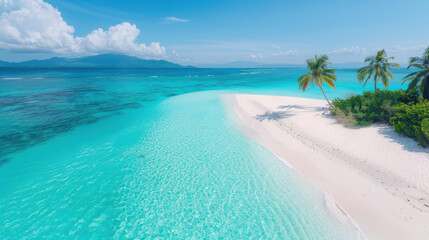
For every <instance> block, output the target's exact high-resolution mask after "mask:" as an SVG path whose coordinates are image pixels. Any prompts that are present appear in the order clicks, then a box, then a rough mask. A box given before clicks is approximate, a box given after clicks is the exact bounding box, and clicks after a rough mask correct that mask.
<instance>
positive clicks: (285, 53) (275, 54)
mask: <svg viewBox="0 0 429 240" xmlns="http://www.w3.org/2000/svg"><path fill="white" fill-rule="evenodd" d="M298 54H299V52H298V51H297V50H287V51H283V50H280V51H278V52H276V53H273V56H291V55H293V56H294V55H298Z"/></svg>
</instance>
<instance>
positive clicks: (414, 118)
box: [390, 100, 429, 145]
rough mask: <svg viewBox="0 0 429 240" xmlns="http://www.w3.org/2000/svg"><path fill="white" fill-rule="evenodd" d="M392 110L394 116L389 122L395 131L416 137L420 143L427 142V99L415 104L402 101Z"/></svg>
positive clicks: (428, 106)
mask: <svg viewBox="0 0 429 240" xmlns="http://www.w3.org/2000/svg"><path fill="white" fill-rule="evenodd" d="M393 110H394V116H393V117H392V118H391V119H390V123H391V124H392V125H393V127H394V128H395V130H396V131H397V132H399V133H402V134H404V135H407V136H410V137H413V138H417V139H418V140H419V143H420V144H421V145H425V144H428V143H429V142H428V133H429V131H428V130H429V120H428V119H429V101H427V100H421V101H419V102H417V103H416V104H412V103H409V104H404V103H402V104H400V105H398V106H395V107H394V108H393Z"/></svg>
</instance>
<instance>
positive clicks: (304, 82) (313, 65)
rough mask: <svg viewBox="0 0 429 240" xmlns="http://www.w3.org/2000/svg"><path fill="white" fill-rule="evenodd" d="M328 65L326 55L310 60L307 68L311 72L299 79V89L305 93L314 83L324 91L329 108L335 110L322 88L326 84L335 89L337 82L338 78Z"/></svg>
mask: <svg viewBox="0 0 429 240" xmlns="http://www.w3.org/2000/svg"><path fill="white" fill-rule="evenodd" d="M328 64H330V63H329V62H328V56H326V55H322V56H320V57H318V56H317V55H316V56H315V57H314V59H312V58H310V59H308V60H307V68H308V70H309V71H310V72H309V73H307V74H304V75H302V76H301V77H300V78H299V79H298V83H299V88H300V89H302V91H303V92H304V91H305V90H306V89H307V88H308V86H310V85H311V83H314V85H315V86H316V87H318V88H320V90H321V91H322V93H323V96H325V99H326V101H327V102H328V104H329V106H331V108H335V107H334V105H332V103H331V102H330V101H329V100H328V98H327V97H326V94H325V91H323V88H322V84H323V83H326V84H327V85H328V86H330V87H331V88H333V89H335V84H334V82H335V81H337V77H336V76H335V71H334V69H330V68H328Z"/></svg>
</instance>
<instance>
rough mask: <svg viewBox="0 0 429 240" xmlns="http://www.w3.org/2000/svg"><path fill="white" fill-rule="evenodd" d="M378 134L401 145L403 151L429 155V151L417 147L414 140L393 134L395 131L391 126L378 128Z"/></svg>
mask: <svg viewBox="0 0 429 240" xmlns="http://www.w3.org/2000/svg"><path fill="white" fill-rule="evenodd" d="M378 132H379V133H380V134H381V135H383V136H385V137H387V138H389V139H391V140H392V141H393V142H396V143H398V144H399V145H401V146H402V148H403V149H404V150H407V151H409V152H416V153H426V154H429V149H427V148H424V147H421V146H419V145H418V143H417V142H416V140H414V139H412V138H409V137H405V136H402V135H400V134H399V133H397V132H395V129H394V128H393V127H391V126H388V125H385V126H382V127H380V128H379V130H378Z"/></svg>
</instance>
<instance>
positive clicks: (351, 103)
mask: <svg viewBox="0 0 429 240" xmlns="http://www.w3.org/2000/svg"><path fill="white" fill-rule="evenodd" d="M417 96H418V95H417V93H416V92H413V91H410V92H405V91H402V90H398V91H388V90H383V91H380V90H377V91H376V92H375V93H373V92H364V93H363V95H356V96H351V97H349V98H347V99H339V98H336V99H334V100H333V101H332V103H333V104H334V106H335V107H336V108H337V109H333V110H332V114H333V115H335V116H338V114H339V112H340V111H341V112H342V113H343V114H342V116H349V114H352V116H353V119H354V120H355V121H356V124H355V125H358V126H366V125H369V124H371V123H374V122H385V123H389V120H390V118H391V117H392V116H393V113H394V110H393V107H394V106H396V105H399V104H401V103H412V102H415V101H416V100H417Z"/></svg>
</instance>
